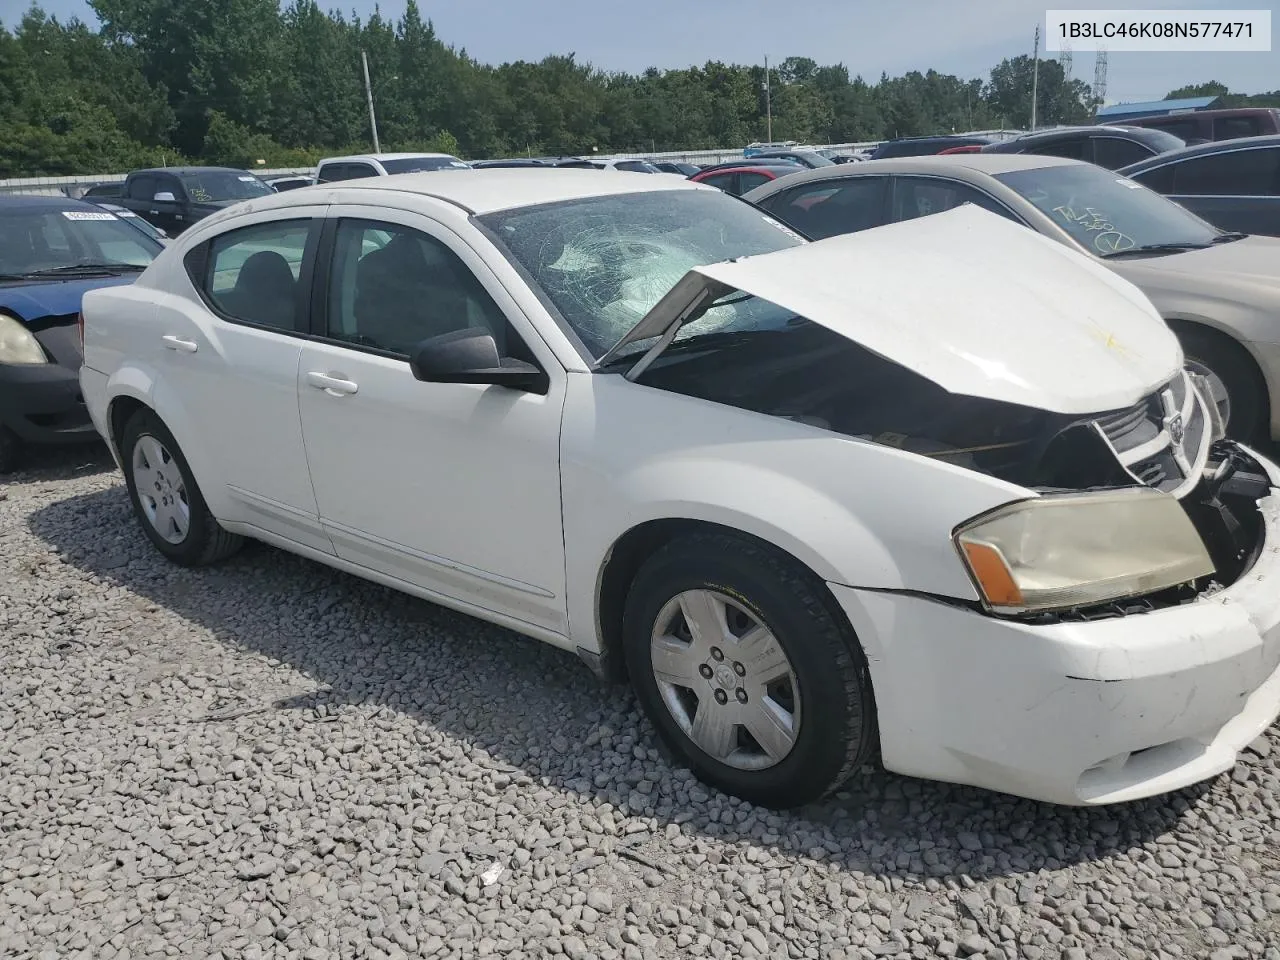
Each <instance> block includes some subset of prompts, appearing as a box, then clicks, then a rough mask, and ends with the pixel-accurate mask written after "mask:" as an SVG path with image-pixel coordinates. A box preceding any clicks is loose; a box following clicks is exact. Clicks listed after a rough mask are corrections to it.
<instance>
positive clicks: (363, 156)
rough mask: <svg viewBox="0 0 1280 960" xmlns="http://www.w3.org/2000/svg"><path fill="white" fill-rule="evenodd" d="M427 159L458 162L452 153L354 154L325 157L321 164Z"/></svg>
mask: <svg viewBox="0 0 1280 960" xmlns="http://www.w3.org/2000/svg"><path fill="white" fill-rule="evenodd" d="M426 159H443V160H456V159H457V157H455V156H454V155H453V154H451V153H354V154H351V155H350V156H345V157H325V158H323V159H322V160H321V161H320V162H321V163H333V162H334V161H336V160H343V161H349V160H376V161H377V162H378V163H381V162H382V161H383V160H426Z"/></svg>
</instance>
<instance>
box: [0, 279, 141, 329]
mask: <svg viewBox="0 0 1280 960" xmlns="http://www.w3.org/2000/svg"><path fill="white" fill-rule="evenodd" d="M136 279H137V275H136V274H128V275H126V276H123V277H77V278H76V279H74V280H61V279H58V280H39V281H37V280H33V281H31V282H30V283H15V284H0V312H4V313H8V314H12V315H13V316H15V317H17V318H18V319H19V320H21V321H23V322H24V323H35V322H36V321H37V320H41V319H43V318H44V317H61V316H66V315H67V314H72V313H79V312H80V298H81V297H82V296H83V295H84V294H85V293H87V292H88V291H90V290H97V289H98V288H99V287H115V286H119V285H120V284H122V283H133V281H134V280H136Z"/></svg>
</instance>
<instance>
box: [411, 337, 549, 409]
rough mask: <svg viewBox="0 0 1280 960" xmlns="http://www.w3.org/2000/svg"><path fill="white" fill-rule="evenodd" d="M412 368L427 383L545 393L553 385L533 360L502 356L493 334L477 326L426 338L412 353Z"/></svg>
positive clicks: (414, 374)
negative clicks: (493, 385)
mask: <svg viewBox="0 0 1280 960" xmlns="http://www.w3.org/2000/svg"><path fill="white" fill-rule="evenodd" d="M409 369H410V370H412V371H413V376H414V378H415V379H417V380H421V381H423V382H424V383H488V384H495V385H497V386H501V387H509V388H510V389H512V390H523V391H526V392H528V393H538V394H544V395H545V394H546V392H547V390H548V389H549V388H550V385H551V381H550V378H548V376H547V375H546V373H545V372H544V371H542V370H540V369H538V368H537V367H535V366H534V365H533V364H532V363H526V362H525V361H523V360H515V359H513V358H511V357H503V356H500V355H499V353H498V344H497V342H496V341H495V340H494V339H493V334H491V333H489V331H487V330H482V329H480V328H478V327H467V328H465V329H462V330H454V331H452V332H451V333H442V334H440V335H439V336H438V337H431V338H430V339H429V340H423V341H422V342H421V343H419V344H418V345H417V346H416V347H414V348H413V350H412V352H411V353H410V355H409Z"/></svg>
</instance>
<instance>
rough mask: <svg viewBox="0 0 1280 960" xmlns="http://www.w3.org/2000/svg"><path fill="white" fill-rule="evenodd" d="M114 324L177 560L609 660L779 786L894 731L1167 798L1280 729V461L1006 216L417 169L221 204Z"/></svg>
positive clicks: (96, 341)
mask: <svg viewBox="0 0 1280 960" xmlns="http://www.w3.org/2000/svg"><path fill="white" fill-rule="evenodd" d="M659 180H661V182H658V181H659ZM83 331H84V332H83V336H84V348H85V366H84V368H83V371H82V374H81V381H82V386H83V391H84V396H85V398H86V402H87V404H88V407H89V410H90V412H91V414H92V416H93V419H94V422H95V423H96V425H97V427H98V429H99V430H100V432H101V433H102V435H103V436H104V437H105V438H106V439H107V440H108V442H109V443H110V445H111V448H112V450H113V451H114V454H115V456H116V459H117V461H118V463H119V465H120V468H121V469H122V471H123V472H124V476H125V479H126V482H127V485H128V489H129V495H130V497H131V498H132V501H133V505H134V509H135V510H136V512H137V515H138V518H139V522H140V524H141V527H142V529H143V531H145V533H146V535H147V536H148V537H149V538H150V539H151V541H152V542H153V543H154V544H155V546H156V548H157V549H159V550H160V551H161V552H162V553H164V554H165V555H166V556H168V557H170V558H171V559H173V560H174V561H176V562H179V563H184V564H200V563H207V562H211V561H214V560H218V559H222V558H225V557H227V556H229V555H230V554H231V553H233V552H234V550H235V549H236V547H237V546H238V545H239V543H240V542H241V540H242V538H244V537H253V538H257V539H260V540H264V541H266V542H268V543H271V544H275V545H277V546H279V547H283V548H284V549H287V550H291V551H294V552H296V553H299V554H302V555H303V556H306V557H311V558H313V559H315V560H318V561H320V562H323V563H327V564H330V565H332V566H334V567H337V568H339V569H342V570H346V571H349V572H351V573H354V574H356V575H358V576H361V577H367V578H369V579H372V580H376V581H379V582H381V583H384V584H388V585H390V586H393V587H395V588H398V589H401V590H404V591H407V592H410V593H413V594H416V595H418V596H421V597H425V598H428V599H430V600H433V601H435V602H438V603H441V604H444V605H447V606H450V607H453V608H456V609H458V610H462V611H466V612H468V613H472V614H475V615H476V616H479V617H483V618H485V619H488V620H491V621H493V622H496V623H499V624H503V625H506V626H508V627H510V628H512V629H513V630H516V631H519V632H521V633H524V634H527V635H530V636H533V637H537V638H540V639H542V640H545V641H548V642H550V643H553V644H555V645H557V646H559V647H563V648H565V649H567V650H571V651H576V652H577V653H578V654H579V655H580V656H581V657H583V659H585V660H586V661H587V662H588V663H590V664H591V665H592V666H593V667H594V668H595V669H596V670H597V671H598V672H600V673H601V674H603V675H605V676H609V677H622V676H624V675H625V676H629V678H630V681H631V684H632V686H633V687H634V689H635V692H636V695H637V697H638V698H639V701H640V703H641V704H642V706H643V707H644V709H645V710H646V712H647V713H648V715H649V717H650V718H651V719H652V721H653V723H654V726H655V727H656V728H657V730H658V732H659V733H660V734H661V736H662V738H663V739H664V740H665V741H666V742H667V743H668V744H669V745H670V746H671V747H672V748H673V749H674V750H675V751H676V752H677V753H678V754H679V755H680V756H681V757H682V758H683V759H684V760H685V761H687V762H688V764H689V765H690V766H691V767H692V768H693V769H694V770H695V771H696V772H697V774H698V775H699V776H700V777H702V778H703V779H704V780H706V781H707V782H709V783H711V784H714V785H716V786H718V787H720V788H722V789H724V790H726V791H729V792H732V793H734V794H737V795H739V796H741V797H745V798H748V799H750V800H752V801H755V802H758V803H761V804H766V805H769V806H791V805H796V804H801V803H805V802H808V801H812V800H814V799H816V798H819V797H822V796H823V795H825V794H827V793H828V792H830V791H832V790H833V789H834V788H836V787H837V786H838V785H840V784H841V782H842V781H844V780H845V779H846V778H847V777H848V776H849V774H850V773H851V772H852V771H853V770H855V769H856V768H857V767H858V766H859V765H861V764H862V763H864V762H865V761H868V760H871V759H872V758H874V757H875V756H876V755H877V754H878V755H879V756H880V757H881V758H882V761H883V764H884V766H885V767H887V768H888V769H890V770H894V771H898V772H900V773H904V774H910V775H915V776H920V777H928V778H935V779H941V780H949V781H956V782H962V783H969V784H976V785H980V786H984V787H989V788H991V789H995V790H1001V791H1006V792H1009V793H1013V794H1018V795H1022V796H1026V797H1032V798H1037V799H1041V800H1046V801H1051V802H1056V803H1065V804H1098V803H1108V802H1115V801H1123V800H1130V799H1134V798H1138V797H1144V796H1148V795H1151V794H1155V793H1159V792H1163V791H1167V790H1170V789H1173V788H1177V787H1180V786H1184V785H1186V784H1190V783H1193V782H1195V781H1198V780H1202V779H1204V778H1207V777H1210V776H1212V775H1214V774H1217V773H1219V772H1221V771H1223V770H1226V769H1228V768H1229V767H1231V766H1232V764H1233V763H1234V762H1235V758H1236V754H1237V752H1238V751H1239V750H1240V749H1241V748H1242V747H1243V746H1244V745H1245V744H1247V743H1248V742H1249V741H1250V740H1252V739H1253V738H1254V737H1256V736H1258V734H1259V733H1260V732H1261V731H1263V730H1264V729H1265V728H1266V727H1267V726H1268V725H1269V724H1270V723H1271V722H1272V720H1273V719H1274V718H1275V716H1276V714H1277V712H1278V711H1280V672H1277V668H1278V667H1280V627H1278V626H1277V624H1278V623H1280V593H1278V592H1277V591H1276V589H1275V586H1274V584H1275V583H1276V582H1277V580H1278V579H1280V553H1278V551H1277V548H1278V547H1280V513H1278V510H1280V508H1278V503H1280V500H1278V499H1277V498H1276V496H1275V494H1274V492H1273V488H1274V487H1275V485H1276V484H1277V483H1280V474H1278V473H1277V471H1276V468H1275V467H1273V466H1272V465H1271V464H1270V463H1269V462H1267V461H1266V460H1265V459H1264V458H1263V457H1261V456H1259V455H1258V454H1256V453H1254V452H1253V451H1251V450H1249V449H1247V448H1245V447H1242V446H1240V445H1238V444H1236V443H1233V442H1230V441H1227V440H1224V439H1223V438H1222V429H1221V424H1220V422H1218V421H1217V420H1216V419H1215V417H1216V412H1215V409H1216V408H1213V407H1211V406H1209V405H1206V403H1205V401H1204V394H1203V392H1202V388H1203V384H1202V383H1201V382H1199V381H1197V379H1196V378H1195V377H1193V376H1190V375H1188V374H1187V373H1186V372H1184V370H1183V357H1182V353H1181V349H1180V347H1179V345H1178V341H1177V340H1176V339H1175V337H1174V335H1173V334H1172V333H1171V332H1170V331H1169V329H1168V328H1167V327H1166V326H1165V324H1164V323H1163V322H1162V321H1161V319H1160V317H1159V315H1158V314H1157V313H1156V312H1155V310H1154V309H1153V308H1152V306H1151V304H1150V303H1149V302H1148V301H1147V300H1146V299H1145V298H1144V297H1143V295H1142V294H1141V293H1139V292H1138V290H1137V289H1136V288H1135V287H1133V286H1131V285H1130V284H1129V283H1127V282H1126V281H1124V280H1121V279H1119V278H1118V277H1116V276H1115V275H1114V274H1113V273H1111V272H1110V271H1108V270H1106V269H1105V268H1104V267H1102V266H1100V265H1097V264H1095V263H1093V262H1091V261H1090V260H1088V259H1087V258H1085V257H1083V256H1080V255H1079V254H1077V253H1075V252H1073V251H1071V250H1070V249H1068V248H1066V247H1064V246H1063V245H1061V244H1057V243H1054V242H1052V241H1049V240H1045V239H1043V238H1041V237H1038V236H1036V235H1034V234H1032V233H1031V232H1029V231H1027V230H1025V229H1024V228H1022V227H1019V226H1016V225H1013V224H1010V223H1007V222H1005V221H1004V220H1002V219H1000V218H998V217H995V216H992V215H991V214H988V213H986V212H984V211H980V210H977V209H975V208H972V207H964V208H960V209H957V210H954V211H951V212H948V213H944V214H940V215H938V216H935V217H929V218H925V219H920V220H915V221H911V222H908V223H904V224H900V225H895V226H889V227H885V228H882V229H879V230H876V231H874V232H869V233H864V234H855V235H851V236H843V237H836V238H832V239H829V240H823V241H820V242H817V243H812V244H810V243H805V242H804V241H803V240H801V239H800V238H799V237H798V236H796V235H795V234H793V233H792V232H791V231H789V230H788V229H787V228H785V227H783V226H782V225H781V224H779V223H778V222H776V221H774V220H772V219H770V218H769V217H767V216H764V215H762V214H761V213H759V212H758V211H756V210H753V209H752V208H751V207H749V206H748V205H746V204H743V203H741V202H739V201H737V200H735V199H732V198H730V197H727V196H725V195H724V194H722V193H721V192H720V191H718V190H715V189H712V188H705V187H699V186H698V185H696V184H689V183H676V182H673V181H670V180H668V179H665V178H657V177H634V176H629V175H627V174H614V173H609V172H604V173H601V172H598V171H573V170H563V171H554V170H553V171H538V172H534V173H529V172H526V171H520V170H491V171H479V172H477V173H476V174H475V175H473V176H467V177H459V178H452V177H451V178H441V177H435V176H430V175H406V176H396V177H380V178H376V179H374V180H366V181H358V182H351V183H343V184H333V185H331V186H330V187H328V188H314V189H312V190H305V191H296V192H291V193H285V194H279V195H275V196H271V197H267V198H263V199H254V200H252V201H248V202H246V203H242V204H239V205H238V206H236V207H234V208H232V209H228V210H226V211H223V212H220V213H218V214H216V215H214V216H212V217H210V218H208V219H207V220H204V221H201V222H200V223H199V224H196V225H194V226H193V227H192V228H191V229H190V230H188V231H187V232H186V233H184V234H183V235H182V237H180V238H179V239H178V240H177V241H175V242H174V243H173V244H172V245H171V246H170V247H169V248H168V249H167V250H166V251H165V252H164V253H163V254H161V256H160V257H159V258H158V259H157V260H156V261H155V263H154V265H152V266H151V267H150V268H149V269H148V270H147V271H146V272H144V273H143V274H142V275H141V276H140V277H139V279H138V281H137V283H135V284H133V285H132V286H128V287H117V288H112V289H109V290H101V291H95V292H93V293H90V294H88V295H86V297H85V300H84V316H83Z"/></svg>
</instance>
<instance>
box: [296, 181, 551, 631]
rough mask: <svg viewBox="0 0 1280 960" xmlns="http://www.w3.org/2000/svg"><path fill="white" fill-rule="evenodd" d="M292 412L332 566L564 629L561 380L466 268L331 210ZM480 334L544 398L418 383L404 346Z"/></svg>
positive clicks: (421, 230) (417, 238) (455, 247)
mask: <svg viewBox="0 0 1280 960" xmlns="http://www.w3.org/2000/svg"><path fill="white" fill-rule="evenodd" d="M322 249H323V251H324V252H323V253H322V258H321V263H322V264H324V266H323V267H322V268H321V269H320V270H319V271H318V272H317V277H316V282H315V288H314V293H313V296H314V297H315V298H316V300H317V301H318V302H322V303H323V304H324V308H323V310H322V311H319V312H317V313H316V315H315V317H314V318H313V323H314V324H315V326H314V327H313V334H314V339H313V340H311V341H310V342H308V343H307V344H305V345H304V347H303V350H302V363H301V366H300V367H299V380H298V391H299V404H300V410H301V419H302V430H303V436H304V439H305V443H306V450H307V459H308V462H309V463H310V467H311V481H312V485H313V487H314V489H315V493H316V500H317V503H318V505H319V510H320V517H321V520H322V523H323V525H324V528H325V530H326V531H327V532H328V534H329V536H330V538H331V539H332V541H333V544H334V547H335V549H336V551H337V554H338V556H340V557H342V558H343V559H345V560H348V561H350V562H352V563H355V564H359V565H360V566H362V567H366V568H369V569H372V570H375V571H379V572H381V573H383V574H384V575H386V576H389V577H393V578H395V579H396V580H397V581H400V582H403V583H407V584H411V585H413V586H415V587H417V588H419V589H420V590H423V591H427V592H428V593H429V594H430V595H433V596H437V597H440V598H442V599H446V600H452V601H454V603H455V605H462V606H463V607H464V608H479V609H481V610H484V611H489V612H491V613H496V614H498V615H500V616H501V617H507V618H510V619H511V620H513V621H517V622H519V623H520V624H527V625H532V626H534V627H537V628H541V629H542V630H544V631H545V630H549V631H554V632H556V633H562V632H563V631H564V630H565V629H566V626H565V624H566V616H567V614H566V605H565V597H564V542H563V531H562V527H561V507H560V460H559V433H560V416H561V409H562V406H563V403H564V390H565V376H566V375H565V373H564V370H563V368H562V367H560V366H558V364H557V363H556V361H555V359H554V355H553V354H551V353H550V351H549V349H548V348H547V347H546V345H545V343H542V342H541V341H540V340H539V339H538V338H537V334H536V332H535V331H533V330H532V328H531V327H530V326H529V324H528V321H527V319H526V318H525V317H524V316H523V314H522V313H521V312H520V311H519V309H518V307H517V306H516V303H515V301H514V300H512V298H511V297H510V295H509V294H508V293H507V291H506V290H505V289H503V287H502V286H501V284H500V283H499V281H498V280H497V278H496V276H495V275H494V274H493V273H492V272H491V271H490V270H489V269H488V267H487V266H485V264H484V261H483V260H482V259H481V258H480V256H479V255H478V254H477V253H476V252H475V251H474V250H472V248H471V247H469V246H468V245H467V244H466V243H464V242H463V241H462V240H461V239H460V238H459V237H458V236H457V235H456V234H455V233H454V232H453V231H452V230H451V229H449V228H447V227H445V226H444V225H443V224H441V223H439V222H437V221H435V220H433V219H431V218H428V217H426V216H423V215H420V214H416V213H411V212H407V211H396V210H391V209H389V208H385V207H365V208H362V207H358V206H351V207H344V208H343V210H342V213H341V216H340V217H334V218H331V220H330V221H329V223H328V224H327V225H326V230H325V240H324V242H323V244H322ZM466 327H482V328H485V329H488V330H489V331H490V332H492V333H493V334H494V336H495V340H496V341H497V343H498V349H499V352H500V354H501V355H503V356H509V357H515V358H517V359H523V360H527V361H528V362H531V363H536V364H537V365H538V366H540V367H541V368H542V369H543V370H545V371H546V372H547V373H548V375H549V380H550V386H549V388H548V390H547V392H546V393H545V394H539V393H532V392H525V391H520V390H515V389H512V388H508V387H502V386H495V385H482V384H466V383H425V382H421V381H419V380H416V379H415V378H414V376H413V374H412V372H411V371H410V368H409V363H408V354H409V352H410V350H411V349H412V347H413V346H414V345H415V344H416V343H418V342H420V341H422V340H424V339H427V338H429V337H431V336H434V335H439V334H442V333H446V332H450V331H453V330H459V329H463V328H466Z"/></svg>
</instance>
